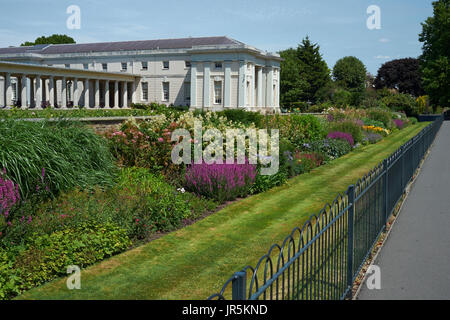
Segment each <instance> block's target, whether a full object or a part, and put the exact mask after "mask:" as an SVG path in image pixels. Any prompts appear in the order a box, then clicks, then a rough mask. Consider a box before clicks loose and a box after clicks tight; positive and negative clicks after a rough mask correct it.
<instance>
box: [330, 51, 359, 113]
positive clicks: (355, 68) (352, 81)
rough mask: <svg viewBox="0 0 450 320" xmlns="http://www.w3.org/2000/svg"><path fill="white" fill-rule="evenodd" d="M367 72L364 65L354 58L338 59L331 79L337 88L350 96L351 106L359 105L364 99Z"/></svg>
mask: <svg viewBox="0 0 450 320" xmlns="http://www.w3.org/2000/svg"><path fill="white" fill-rule="evenodd" d="M366 74H367V70H366V67H365V66H364V63H362V62H361V60H359V59H358V58H355V57H344V58H341V59H339V60H338V61H337V62H336V64H335V65H334V68H333V79H334V81H335V82H336V84H337V85H338V87H340V88H342V89H345V90H347V91H348V92H350V93H351V95H352V99H351V100H352V104H354V105H359V104H360V103H361V101H362V99H363V98H364V91H365V87H366Z"/></svg>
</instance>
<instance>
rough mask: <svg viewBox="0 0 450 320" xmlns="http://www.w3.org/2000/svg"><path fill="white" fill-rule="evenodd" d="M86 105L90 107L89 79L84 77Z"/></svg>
mask: <svg viewBox="0 0 450 320" xmlns="http://www.w3.org/2000/svg"><path fill="white" fill-rule="evenodd" d="M84 107H85V108H86V109H88V108H89V107H90V103H89V79H84Z"/></svg>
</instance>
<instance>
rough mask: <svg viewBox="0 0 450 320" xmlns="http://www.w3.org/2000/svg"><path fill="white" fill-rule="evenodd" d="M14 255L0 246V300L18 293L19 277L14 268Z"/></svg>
mask: <svg viewBox="0 0 450 320" xmlns="http://www.w3.org/2000/svg"><path fill="white" fill-rule="evenodd" d="M14 262H15V256H14V255H13V254H11V253H10V252H8V251H6V250H5V249H2V248H1V247H0V300H7V299H10V298H12V297H13V296H16V295H18V294H19V293H20V291H21V290H20V288H21V285H20V277H19V276H18V275H17V270H16V269H15V268H14Z"/></svg>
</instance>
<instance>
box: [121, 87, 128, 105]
mask: <svg viewBox="0 0 450 320" xmlns="http://www.w3.org/2000/svg"><path fill="white" fill-rule="evenodd" d="M122 85H123V106H122V107H123V108H128V85H127V82H126V81H124V82H123V84H122Z"/></svg>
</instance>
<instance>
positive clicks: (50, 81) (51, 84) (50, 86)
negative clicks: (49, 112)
mask: <svg viewBox="0 0 450 320" xmlns="http://www.w3.org/2000/svg"><path fill="white" fill-rule="evenodd" d="M55 92H56V90H55V78H53V77H50V78H49V79H48V98H49V99H48V100H49V102H50V105H51V106H52V107H55V106H56V103H55V101H57V100H56V99H55Z"/></svg>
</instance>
